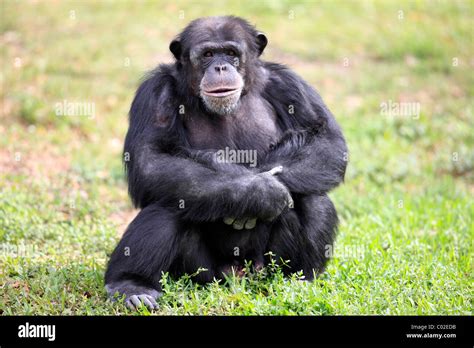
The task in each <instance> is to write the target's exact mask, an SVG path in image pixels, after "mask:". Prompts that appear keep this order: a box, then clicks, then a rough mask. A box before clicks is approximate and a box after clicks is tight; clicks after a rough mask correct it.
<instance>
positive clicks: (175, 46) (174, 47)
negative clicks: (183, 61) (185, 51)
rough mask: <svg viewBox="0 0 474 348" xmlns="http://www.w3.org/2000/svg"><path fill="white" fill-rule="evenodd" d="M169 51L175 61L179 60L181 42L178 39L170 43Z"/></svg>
mask: <svg viewBox="0 0 474 348" xmlns="http://www.w3.org/2000/svg"><path fill="white" fill-rule="evenodd" d="M170 51H171V53H173V56H174V57H175V58H176V59H177V60H179V59H180V58H181V42H180V41H179V40H178V39H176V40H173V41H171V43H170Z"/></svg>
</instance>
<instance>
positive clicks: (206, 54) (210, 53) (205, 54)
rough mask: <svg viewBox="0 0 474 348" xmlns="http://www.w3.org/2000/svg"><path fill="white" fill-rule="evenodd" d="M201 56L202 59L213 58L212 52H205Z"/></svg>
mask: <svg viewBox="0 0 474 348" xmlns="http://www.w3.org/2000/svg"><path fill="white" fill-rule="evenodd" d="M203 56H204V57H207V58H209V57H212V56H213V54H212V51H206V52H204V54H203Z"/></svg>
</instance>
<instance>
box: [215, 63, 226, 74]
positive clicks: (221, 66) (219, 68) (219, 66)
mask: <svg viewBox="0 0 474 348" xmlns="http://www.w3.org/2000/svg"><path fill="white" fill-rule="evenodd" d="M214 69H216V71H217V72H218V73H220V72H221V71H226V70H227V66H226V65H225V64H217V65H216V66H215V67H214Z"/></svg>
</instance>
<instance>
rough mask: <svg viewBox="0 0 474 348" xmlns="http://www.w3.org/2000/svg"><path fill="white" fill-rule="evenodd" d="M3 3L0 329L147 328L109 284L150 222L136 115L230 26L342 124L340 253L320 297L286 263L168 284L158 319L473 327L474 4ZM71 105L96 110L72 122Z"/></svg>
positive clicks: (314, 285)
mask: <svg viewBox="0 0 474 348" xmlns="http://www.w3.org/2000/svg"><path fill="white" fill-rule="evenodd" d="M239 3H240V5H239ZM0 4H1V9H0V16H1V17H0V32H1V36H0V40H1V48H0V49H1V66H2V71H1V91H0V93H1V100H0V103H1V107H0V120H1V122H0V191H1V193H0V314H3V315H20V314H21V315H32V314H42V315H53V314H60V315H116V314H133V313H134V312H131V311H129V310H128V309H127V308H126V307H125V306H124V305H123V304H120V303H115V304H113V303H111V302H109V301H108V300H107V298H106V294H105V290H104V284H103V274H104V270H105V266H106V262H107V259H108V257H109V255H110V253H111V252H112V250H113V248H114V246H115V244H116V243H117V241H118V240H119V238H120V236H121V234H122V233H123V231H124V229H125V227H126V226H127V224H128V222H129V221H131V219H133V217H134V216H135V214H136V213H137V211H136V210H134V209H133V207H132V205H131V203H130V200H129V198H128V196H127V188H126V185H125V181H124V173H123V168H122V162H121V156H122V154H121V151H122V145H123V139H124V135H125V132H126V130H127V112H128V109H129V106H130V103H131V100H132V98H133V94H134V92H135V89H136V87H137V85H138V83H139V81H140V79H141V77H142V76H143V74H144V73H145V72H146V71H147V70H149V69H151V68H153V67H154V66H155V65H156V64H158V63H160V62H169V61H171V58H172V56H171V54H170V53H169V52H168V44H169V42H170V41H171V39H172V38H173V37H174V35H176V34H177V33H178V32H179V31H180V29H182V28H183V27H184V26H185V25H186V24H187V22H189V21H190V20H191V19H193V18H196V17H200V16H205V15H219V14H235V15H240V16H243V17H245V18H247V19H249V20H250V21H251V22H252V23H254V24H256V25H257V26H258V28H259V29H260V30H262V31H264V32H265V33H266V34H267V36H268V38H269V45H268V47H267V50H266V52H265V54H264V59H266V60H273V61H277V62H281V63H285V64H287V65H289V66H290V67H291V68H293V69H294V70H296V71H297V72H298V73H299V74H300V75H301V76H303V77H304V78H305V79H306V80H308V81H309V82H310V83H311V84H312V85H313V86H315V87H316V88H317V89H318V90H319V91H320V93H321V95H322V96H323V98H324V100H325V101H326V103H327V104H328V106H329V108H330V109H331V110H332V112H333V113H334V115H335V116H336V118H337V120H338V122H339V123H340V125H341V127H342V129H343V131H344V134H345V136H346V139H347V142H348V146H349V149H350V162H349V166H348V171H347V175H346V182H345V184H344V185H343V186H341V187H339V188H337V189H336V190H335V191H333V192H332V193H331V197H332V199H333V201H334V203H335V205H336V207H337V209H338V212H339V217H340V228H339V234H338V238H337V243H336V245H335V248H334V250H333V259H332V260H331V262H330V263H329V264H328V267H327V270H326V272H325V273H324V274H323V275H322V276H321V277H320V278H319V279H317V280H316V281H314V282H305V281H301V280H300V279H299V278H298V275H295V276H294V277H293V278H291V279H284V278H283V277H282V276H281V269H279V268H278V267H276V266H275V265H273V264H270V265H268V267H267V268H266V269H265V271H264V272H262V273H259V274H250V275H249V276H247V277H244V278H235V277H230V278H229V279H228V280H227V281H226V282H224V283H220V284H219V283H217V282H215V283H212V284H209V285H207V286H199V285H196V284H194V283H193V280H192V279H193V278H192V275H190V276H186V277H183V278H181V279H179V280H172V279H170V278H168V277H165V278H164V280H163V287H164V296H163V297H162V298H161V299H160V300H159V304H160V309H159V310H157V311H155V312H153V313H151V314H158V315H162V314H172V315H174V314H206V315H208V314H210V315H221V314H224V315H242V314H244V315H247V314H257V315H262V314H263V315H269V314H270V315H271V314H282V315H295V314H311V315H338V314H340V315H350V314H352V315H358V314H363V315H365V314H382V315H385V314H395V315H397V314H408V315H416V314H418V315H433V314H445V315H456V314H461V315H470V314H472V295H473V286H472V284H473V269H472V257H473V232H474V223H473V217H474V205H473V201H474V200H473V198H472V197H473V195H474V131H473V124H474V118H473V110H474V98H473V94H474V74H473V67H474V60H473V57H474V45H473V29H472V28H473V27H472V22H473V17H474V2H473V1H469V0H466V1H416V2H415V1H402V2H400V1H384V2H381V1H380V2H379V1H304V2H300V1H276V0H275V1H249V2H247V3H244V2H232V1H220V2H219V3H215V2H210V1H193V2H186V1H173V2H169V3H168V2H152V1H143V2H132V1H130V2H128V1H124V0H122V1H117V2H99V1H64V2H59V1H42V2H36V1H34V2H23V1H19V2H17V1H10V0H0ZM64 101H69V102H82V103H90V104H91V105H93V106H94V113H93V114H92V115H89V116H88V117H84V116H75V117H71V116H60V115H57V112H56V111H57V107H58V103H59V104H61V103H63V102H64ZM387 108H388V110H387ZM134 314H136V315H148V314H150V313H149V312H148V311H147V310H146V309H144V308H143V309H141V310H140V311H138V312H137V313H134Z"/></svg>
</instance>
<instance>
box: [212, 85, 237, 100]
mask: <svg viewBox="0 0 474 348" xmlns="http://www.w3.org/2000/svg"><path fill="white" fill-rule="evenodd" d="M238 91H239V88H230V87H219V88H215V89H212V90H207V91H206V90H203V93H204V94H205V95H208V96H210V97H218V98H223V97H227V96H229V95H232V94H234V93H236V92H238Z"/></svg>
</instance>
